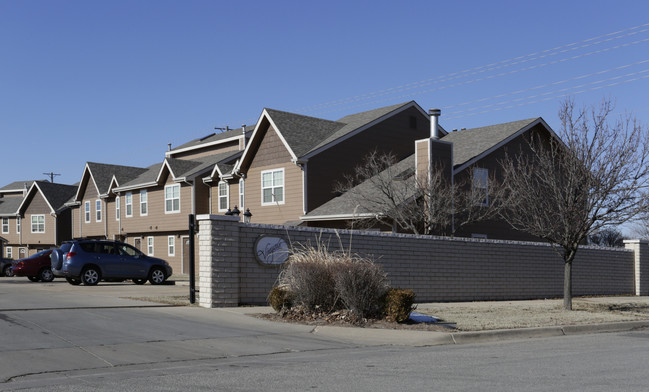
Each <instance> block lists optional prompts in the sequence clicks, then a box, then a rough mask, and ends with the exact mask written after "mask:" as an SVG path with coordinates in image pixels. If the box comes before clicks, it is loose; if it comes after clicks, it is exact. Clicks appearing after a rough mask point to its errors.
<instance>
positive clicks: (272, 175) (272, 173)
mask: <svg viewBox="0 0 649 392" xmlns="http://www.w3.org/2000/svg"><path fill="white" fill-rule="evenodd" d="M279 172H281V173H282V184H281V185H276V184H275V173H279ZM266 174H270V178H271V185H270V186H264V175H266ZM280 188H281V189H282V200H277V199H276V196H275V195H276V191H275V190H276V189H280ZM265 189H270V190H271V199H272V200H271V201H264V190H265ZM285 200H286V175H285V173H284V168H281V169H273V170H264V171H262V172H261V205H262V206H273V205H277V204H284V203H285Z"/></svg>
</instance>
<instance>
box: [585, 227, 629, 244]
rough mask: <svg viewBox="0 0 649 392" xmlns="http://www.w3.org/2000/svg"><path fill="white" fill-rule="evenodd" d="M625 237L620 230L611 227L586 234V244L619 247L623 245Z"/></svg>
mask: <svg viewBox="0 0 649 392" xmlns="http://www.w3.org/2000/svg"><path fill="white" fill-rule="evenodd" d="M625 239H626V237H625V236H624V234H622V232H621V231H619V230H617V229H615V228H612V227H611V228H605V229H602V230H600V231H598V232H597V233H592V234H590V235H589V236H588V244H590V245H597V246H607V247H610V248H621V247H623V246H624V240H625Z"/></svg>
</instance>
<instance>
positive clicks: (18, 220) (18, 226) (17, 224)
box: [16, 216, 21, 234]
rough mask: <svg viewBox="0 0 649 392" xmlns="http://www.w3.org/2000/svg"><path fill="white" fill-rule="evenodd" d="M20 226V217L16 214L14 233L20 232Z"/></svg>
mask: <svg viewBox="0 0 649 392" xmlns="http://www.w3.org/2000/svg"><path fill="white" fill-rule="evenodd" d="M20 226H21V221H20V217H19V216H17V217H16V234H20Z"/></svg>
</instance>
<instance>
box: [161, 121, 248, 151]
mask: <svg viewBox="0 0 649 392" xmlns="http://www.w3.org/2000/svg"><path fill="white" fill-rule="evenodd" d="M254 128H255V127H254V125H249V126H246V127H245V131H246V132H245V135H246V138H250V136H251V135H252V131H253V130H254ZM241 137H243V128H237V129H231V130H229V131H226V132H220V133H212V134H209V135H207V136H204V137H201V138H197V139H194V140H191V141H189V142H187V143H185V144H182V145H180V146H178V147H176V148H173V149H171V151H167V152H166V153H165V156H167V157H170V156H172V155H174V154H178V153H181V152H184V151H191V150H196V149H199V148H204V147H209V146H213V145H217V144H221V143H227V142H229V141H232V140H236V139H239V138H241Z"/></svg>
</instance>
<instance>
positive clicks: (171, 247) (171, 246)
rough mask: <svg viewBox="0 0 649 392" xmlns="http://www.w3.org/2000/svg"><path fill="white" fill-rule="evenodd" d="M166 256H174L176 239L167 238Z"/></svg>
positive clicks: (172, 237)
mask: <svg viewBox="0 0 649 392" xmlns="http://www.w3.org/2000/svg"><path fill="white" fill-rule="evenodd" d="M167 256H176V237H174V236H173V235H170V236H168V237H167Z"/></svg>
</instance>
